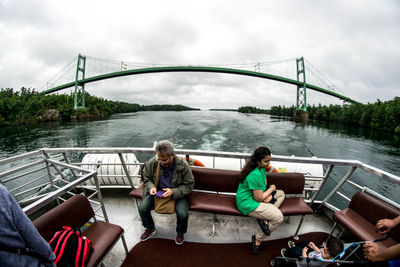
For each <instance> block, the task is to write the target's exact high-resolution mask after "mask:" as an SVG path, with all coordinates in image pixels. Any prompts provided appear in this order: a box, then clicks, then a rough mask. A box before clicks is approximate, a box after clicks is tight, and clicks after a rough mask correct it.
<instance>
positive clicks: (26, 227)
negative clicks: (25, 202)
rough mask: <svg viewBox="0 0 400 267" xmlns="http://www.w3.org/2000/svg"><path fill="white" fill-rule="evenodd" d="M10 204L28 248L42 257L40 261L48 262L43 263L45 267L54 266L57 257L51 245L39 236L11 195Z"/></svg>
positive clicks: (15, 223) (15, 222)
mask: <svg viewBox="0 0 400 267" xmlns="http://www.w3.org/2000/svg"><path fill="white" fill-rule="evenodd" d="M9 203H10V209H11V212H12V214H13V215H12V216H13V220H14V225H15V227H16V228H17V229H18V232H19V234H20V235H21V238H22V239H23V240H24V242H25V244H26V247H27V248H29V250H30V251H31V252H32V253H33V254H35V255H37V256H38V257H40V258H39V260H40V259H41V260H47V262H43V261H41V262H42V263H43V264H44V265H45V266H54V260H55V256H54V254H53V250H52V249H51V247H50V245H49V244H48V243H47V242H46V240H44V239H43V237H42V236H41V235H40V234H39V232H38V231H37V230H36V228H35V226H33V224H32V222H31V220H30V219H29V218H28V216H26V215H25V213H24V212H23V211H22V209H21V207H20V206H19V204H18V203H17V201H16V200H15V198H14V197H13V196H11V195H9Z"/></svg>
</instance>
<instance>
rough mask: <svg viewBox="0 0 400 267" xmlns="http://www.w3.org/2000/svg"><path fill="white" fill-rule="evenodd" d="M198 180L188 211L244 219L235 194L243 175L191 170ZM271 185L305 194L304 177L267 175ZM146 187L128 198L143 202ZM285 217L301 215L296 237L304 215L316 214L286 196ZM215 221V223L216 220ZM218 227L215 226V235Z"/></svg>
mask: <svg viewBox="0 0 400 267" xmlns="http://www.w3.org/2000/svg"><path fill="white" fill-rule="evenodd" d="M191 169H192V173H193V176H194V179H195V186H194V191H193V192H191V193H190V194H189V210H191V211H198V212H207V213H213V214H214V218H215V216H216V214H224V215H237V216H244V215H243V214H242V213H241V212H240V211H239V210H238V209H237V207H236V199H235V197H236V191H237V188H238V186H239V174H240V171H233V170H221V169H211V168H198V167H191ZM267 180H268V184H275V185H276V186H277V188H278V189H281V190H283V191H284V192H285V194H286V195H288V194H303V190H304V182H305V178H304V175H302V174H300V173H268V174H267ZM143 188H144V185H141V186H139V187H138V188H136V189H134V190H132V191H131V192H130V193H129V195H130V196H132V197H135V198H138V199H141V198H142V195H143ZM279 209H280V210H281V212H282V214H283V215H284V216H295V215H301V216H302V217H301V220H300V223H299V225H298V227H297V230H296V233H295V236H297V233H298V232H299V230H300V227H301V224H302V222H303V218H304V215H306V214H313V210H312V209H311V208H310V207H309V206H308V205H307V203H306V202H305V201H304V199H303V198H302V197H297V196H287V197H286V198H285V200H284V201H283V202H282V204H281V206H280V207H279ZM214 221H215V220H214ZM214 229H215V225H213V232H214Z"/></svg>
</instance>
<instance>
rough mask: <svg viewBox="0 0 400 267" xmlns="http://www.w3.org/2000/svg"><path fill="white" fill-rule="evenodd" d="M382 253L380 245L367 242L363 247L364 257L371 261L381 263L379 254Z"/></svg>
mask: <svg viewBox="0 0 400 267" xmlns="http://www.w3.org/2000/svg"><path fill="white" fill-rule="evenodd" d="M380 252H381V249H380V247H379V246H378V244H376V243H375V242H372V241H367V242H365V244H364V245H363V253H364V257H365V258H366V259H367V260H369V261H380V260H381V259H380V258H379V254H380Z"/></svg>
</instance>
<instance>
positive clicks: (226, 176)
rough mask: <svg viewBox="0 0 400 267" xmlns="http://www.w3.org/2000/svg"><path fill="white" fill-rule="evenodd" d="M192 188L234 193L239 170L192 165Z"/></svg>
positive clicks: (237, 183)
mask: <svg viewBox="0 0 400 267" xmlns="http://www.w3.org/2000/svg"><path fill="white" fill-rule="evenodd" d="M191 169H192V173H193V177H194V180H195V184H194V188H195V189H199V190H208V191H216V192H230V193H236V191H237V189H238V186H239V174H240V171H232V170H219V169H209V168H202V167H192V168H191Z"/></svg>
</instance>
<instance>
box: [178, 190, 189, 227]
mask: <svg viewBox="0 0 400 267" xmlns="http://www.w3.org/2000/svg"><path fill="white" fill-rule="evenodd" d="M175 213H176V232H177V233H180V234H184V233H186V232H187V227H188V220H189V200H188V198H187V197H184V198H179V199H177V200H176V201H175Z"/></svg>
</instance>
